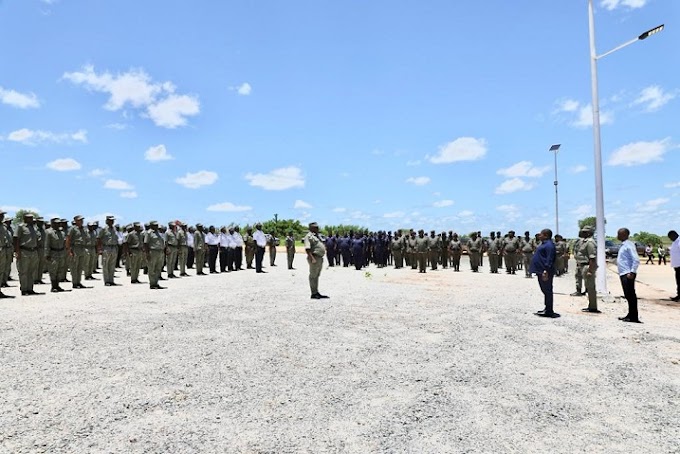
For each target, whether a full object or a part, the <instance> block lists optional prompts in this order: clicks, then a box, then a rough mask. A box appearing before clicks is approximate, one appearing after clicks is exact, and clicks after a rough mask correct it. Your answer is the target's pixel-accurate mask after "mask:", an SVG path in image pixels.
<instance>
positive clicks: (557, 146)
mask: <svg viewBox="0 0 680 454" xmlns="http://www.w3.org/2000/svg"><path fill="white" fill-rule="evenodd" d="M561 145H562V144H560V143H558V144H556V145H553V146H552V147H550V151H557V150H559V149H560V146H561Z"/></svg>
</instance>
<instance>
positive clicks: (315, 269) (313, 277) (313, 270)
mask: <svg viewBox="0 0 680 454" xmlns="http://www.w3.org/2000/svg"><path fill="white" fill-rule="evenodd" d="M314 259H315V260H314V262H312V259H310V258H309V256H307V263H308V264H309V289H310V290H311V291H312V295H316V294H317V293H319V276H320V275H321V270H322V269H323V257H316V256H315V257H314Z"/></svg>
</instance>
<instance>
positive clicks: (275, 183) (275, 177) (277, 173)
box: [245, 166, 305, 191]
mask: <svg viewBox="0 0 680 454" xmlns="http://www.w3.org/2000/svg"><path fill="white" fill-rule="evenodd" d="M245 179H246V180H248V181H249V182H250V185H251V186H256V187H260V188H262V189H265V190H267V191H283V190H286V189H292V188H304V187H305V178H304V176H303V175H302V170H301V169H300V168H298V167H294V166H289V167H282V168H280V169H274V170H272V171H271V172H269V173H255V174H254V173H248V174H246V176H245Z"/></svg>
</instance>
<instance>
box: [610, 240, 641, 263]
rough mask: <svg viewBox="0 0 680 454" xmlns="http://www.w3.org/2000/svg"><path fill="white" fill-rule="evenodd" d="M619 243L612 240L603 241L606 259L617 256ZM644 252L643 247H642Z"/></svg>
mask: <svg viewBox="0 0 680 454" xmlns="http://www.w3.org/2000/svg"><path fill="white" fill-rule="evenodd" d="M620 248H621V243H615V242H613V241H612V240H605V241H604V256H605V257H606V258H608V259H611V258H614V257H618V255H619V249H620ZM643 252H644V248H643Z"/></svg>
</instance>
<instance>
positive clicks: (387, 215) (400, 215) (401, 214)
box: [383, 211, 406, 219]
mask: <svg viewBox="0 0 680 454" xmlns="http://www.w3.org/2000/svg"><path fill="white" fill-rule="evenodd" d="M405 214H406V213H404V212H403V211H394V212H392V213H385V214H383V217H384V218H386V219H394V218H403V217H404V215H405Z"/></svg>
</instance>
